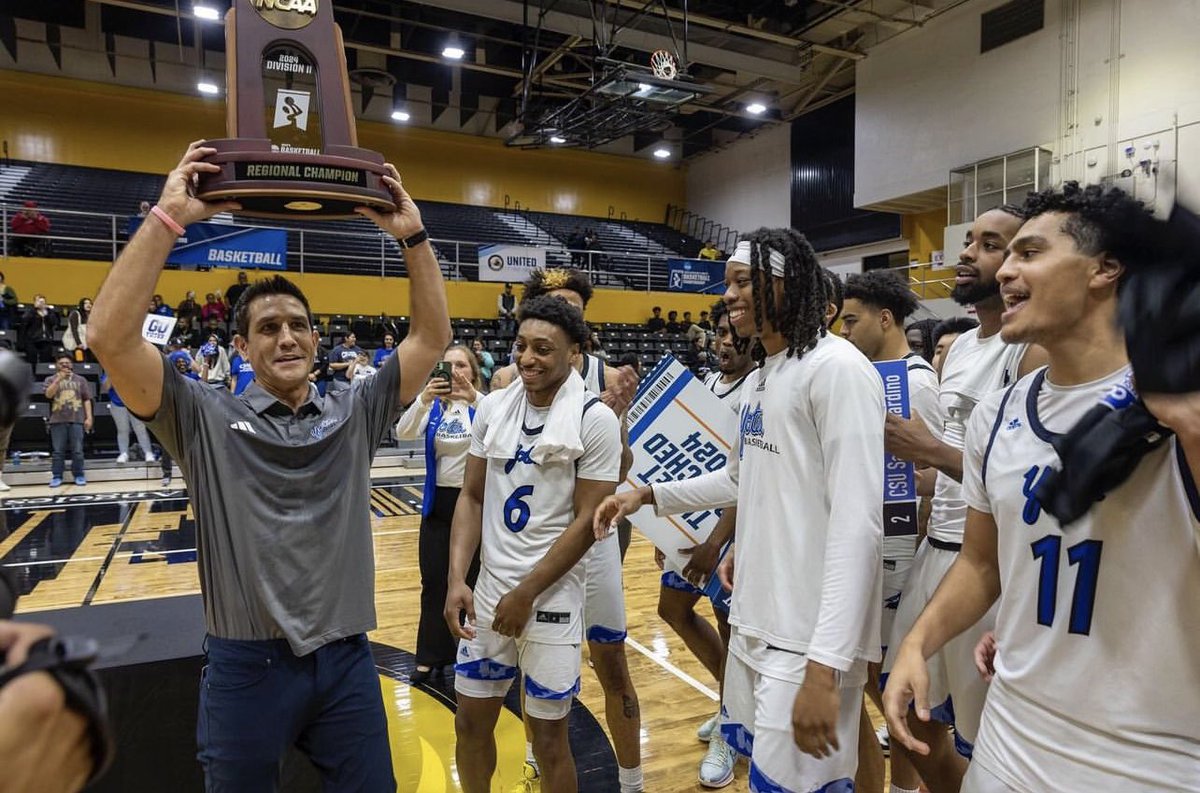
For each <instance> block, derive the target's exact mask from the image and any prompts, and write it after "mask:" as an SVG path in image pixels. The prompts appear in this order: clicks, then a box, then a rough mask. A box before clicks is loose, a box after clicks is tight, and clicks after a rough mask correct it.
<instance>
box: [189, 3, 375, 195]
mask: <svg viewBox="0 0 1200 793" xmlns="http://www.w3.org/2000/svg"><path fill="white" fill-rule="evenodd" d="M225 49H226V71H225V82H226V88H227V98H226V104H227V115H226V131H227V134H228V135H229V137H228V138H220V139H217V140H209V141H206V143H205V145H206V146H212V147H213V148H215V149H216V150H217V153H216V154H214V155H212V156H211V157H209V158H208V160H207V161H208V162H211V163H214V164H216V165H219V166H221V171H220V173H207V174H203V175H201V178H200V183H199V188H198V190H197V195H198V197H199V198H202V199H204V200H209V201H213V200H233V201H237V202H238V203H240V204H241V206H242V209H241V213H242V214H246V215H254V216H257V217H273V218H301V217H307V218H337V217H356V216H355V215H354V212H353V209H354V207H356V206H362V205H366V206H371V207H374V208H375V209H378V210H380V211H384V212H390V211H393V210H395V208H396V205H395V202H394V201H393V200H392V196H391V193H390V192H389V191H388V188H387V186H386V185H385V184H383V182H382V181H381V178H380V177H382V176H383V174H384V173H385V171H384V167H383V163H384V159H383V155H382V154H379V153H378V152H373V151H368V150H367V149H360V148H358V146H357V143H358V136H357V133H356V131H355V128H354V113H353V111H352V110H351V107H350V81H349V79H348V77H347V74H346V54H345V49H344V47H343V45H342V31H341V29H340V28H339V27H338V26H337V24H336V23H335V22H334V20H333V3H332V0H234V3H233V6H232V7H231V8H230V9H229V12H228V13H227V14H226V15H225Z"/></svg>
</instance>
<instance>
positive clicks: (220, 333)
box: [196, 314, 229, 347]
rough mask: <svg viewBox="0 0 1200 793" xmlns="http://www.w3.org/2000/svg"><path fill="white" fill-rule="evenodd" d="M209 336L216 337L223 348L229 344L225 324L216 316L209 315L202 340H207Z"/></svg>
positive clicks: (202, 330)
mask: <svg viewBox="0 0 1200 793" xmlns="http://www.w3.org/2000/svg"><path fill="white" fill-rule="evenodd" d="M209 336H216V337H217V340H218V341H219V342H220V344H221V346H222V347H224V346H227V345H228V344H229V334H227V333H226V332H225V326H224V324H223V323H221V322H220V321H219V320H218V319H217V317H216V315H214V314H209V315H208V319H207V320H206V321H205V323H204V327H203V328H202V329H201V332H200V338H201V339H207V338H208V337H209ZM196 346H199V345H196Z"/></svg>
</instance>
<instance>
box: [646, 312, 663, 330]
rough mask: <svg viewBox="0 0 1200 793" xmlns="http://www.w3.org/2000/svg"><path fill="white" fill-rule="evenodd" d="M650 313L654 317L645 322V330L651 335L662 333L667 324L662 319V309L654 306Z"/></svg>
mask: <svg viewBox="0 0 1200 793" xmlns="http://www.w3.org/2000/svg"><path fill="white" fill-rule="evenodd" d="M650 311H651V313H653V314H654V316H652V317H650V319H648V320H646V330H648V331H650V332H651V333H662V332H663V331H665V330H666V329H667V322H666V320H664V319H663V318H662V307H661V306H655V307H654V308H652V309H650Z"/></svg>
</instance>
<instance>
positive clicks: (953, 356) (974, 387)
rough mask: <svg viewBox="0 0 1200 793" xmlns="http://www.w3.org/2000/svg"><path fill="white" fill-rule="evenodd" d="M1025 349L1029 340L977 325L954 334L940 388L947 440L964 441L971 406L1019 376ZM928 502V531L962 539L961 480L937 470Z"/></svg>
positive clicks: (957, 443)
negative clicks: (1012, 339)
mask: <svg viewBox="0 0 1200 793" xmlns="http://www.w3.org/2000/svg"><path fill="white" fill-rule="evenodd" d="M1027 349H1029V345H1028V344H1005V343H1004V340H1003V339H1001V338H1000V334H999V333H994V334H992V335H991V336H988V337H987V338H986V339H980V338H979V328H972V329H971V330H969V331H967V332H966V333H964V334H962V335H961V336H959V337H958V338H957V339H955V340H954V344H952V345H950V349H949V350H948V351H947V352H946V360H945V361H944V362H943V364H942V383H941V388H940V390H939V400H940V402H941V406H942V419H943V421H944V422H945V424H944V427H945V429H944V431H943V432H942V441H943V442H945V443H947V444H949V445H950V446H953V447H954V448H956V449H961V448H962V447H963V438H964V436H965V435H966V429H967V421H968V420H969V419H970V418H971V411H973V410H974V409H975V406H976V405H977V404H979V401H980V400H981V399H983V398H984V397H985V396H987V395H988V394H990V393H991V392H993V391H996V390H997V389H1001V388H1004V387H1005V386H1007V385H1009V384H1011V383H1013V382H1016V379H1017V371H1018V369H1019V368H1020V365H1021V359H1022V358H1023V357H1025V351H1026V350H1027ZM930 507H931V509H930V513H929V528H928V534H929V536H930V537H932V538H933V539H935V540H941V541H942V542H952V543H960V544H961V543H962V538H963V523H964V521H965V520H966V518H967V505H966V503H965V502H964V501H963V498H962V485H960V484H959V483H958V482H955V481H954V480H953V479H951V478H950V477H948V476H946V475H945V474H938V477H937V482H936V484H935V485H934V490H933V501H932V502H930Z"/></svg>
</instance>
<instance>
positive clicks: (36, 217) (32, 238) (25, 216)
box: [12, 201, 50, 256]
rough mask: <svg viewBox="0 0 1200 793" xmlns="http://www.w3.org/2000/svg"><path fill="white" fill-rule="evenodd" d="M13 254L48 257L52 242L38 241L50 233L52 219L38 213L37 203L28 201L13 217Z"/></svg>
mask: <svg viewBox="0 0 1200 793" xmlns="http://www.w3.org/2000/svg"><path fill="white" fill-rule="evenodd" d="M12 232H13V253H14V254H15V255H17V256H46V255H48V254H49V253H50V241H49V240H45V239H38V238H39V237H42V236H45V235H46V234H49V233H50V219H49V218H48V217H46V216H45V215H43V214H42V213H41V212H39V211H38V208H37V201H26V202H25V206H24V207H23V208H22V209H21V211H20V212H18V213H17V214H16V215H14V216H13V219H12Z"/></svg>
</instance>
